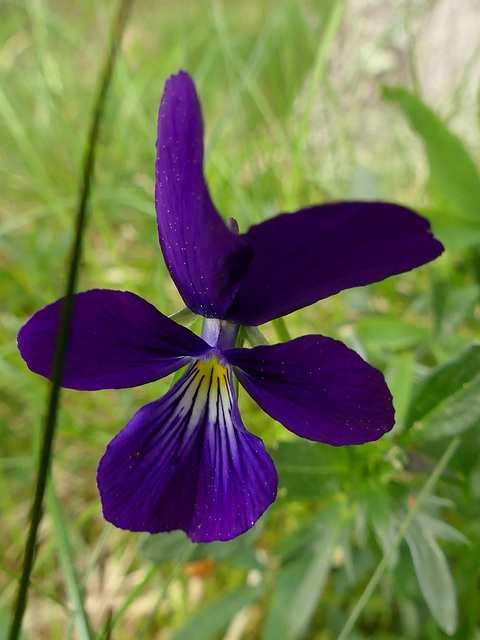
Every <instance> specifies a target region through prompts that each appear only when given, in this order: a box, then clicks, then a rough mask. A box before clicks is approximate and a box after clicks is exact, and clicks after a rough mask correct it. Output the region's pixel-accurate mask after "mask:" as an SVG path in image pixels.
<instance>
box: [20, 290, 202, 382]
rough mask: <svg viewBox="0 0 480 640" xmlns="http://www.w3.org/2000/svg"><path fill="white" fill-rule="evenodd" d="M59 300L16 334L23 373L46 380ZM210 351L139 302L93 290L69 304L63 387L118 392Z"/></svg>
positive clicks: (126, 295) (125, 295) (133, 297)
mask: <svg viewBox="0 0 480 640" xmlns="http://www.w3.org/2000/svg"><path fill="white" fill-rule="evenodd" d="M62 303H63V298H62V299H60V300H57V301H56V302H54V303H53V304H49V305H48V306H47V307H44V308H43V309H41V310H40V311H37V313H35V314H34V315H33V316H32V317H31V318H30V320H29V321H28V322H27V323H26V324H25V325H24V326H23V327H22V328H21V329H20V331H19V334H18V348H19V349H20V353H21V354H22V357H23V359H24V360H25V362H26V363H27V365H28V367H29V368H30V369H31V370H32V371H34V372H35V373H39V374H40V375H42V376H45V377H46V378H51V374H52V369H53V362H54V357H55V346H56V340H57V335H58V328H59V323H60V317H61V312H62ZM209 349H210V347H209V345H207V344H206V342H204V341H203V340H202V339H201V338H199V337H198V336H196V335H195V334H193V333H192V332H191V331H190V330H189V329H186V328H185V327H182V326H180V325H178V324H177V323H176V322H174V321H173V320H170V318H167V317H166V316H164V315H163V314H161V313H160V311H157V309H155V307H154V306H153V305H151V304H149V303H148V302H146V301H145V300H143V298H140V297H139V296H137V295H135V294H134V293H130V292H128V291H111V290H109V289H92V290H91V291H85V292H84V293H77V294H76V295H75V296H74V298H73V309H72V319H71V324H70V332H69V339H68V346H67V353H66V358H65V363H64V373H63V379H62V386H64V387H68V388H70V389H79V390H88V391H93V390H96V389H122V388H125V387H135V386H137V385H140V384H145V383H147V382H152V381H153V380H158V379H159V378H163V377H164V376H166V375H168V374H169V373H172V372H173V371H176V370H177V369H180V368H181V367H182V366H183V365H185V364H187V363H188V361H189V360H190V359H191V358H192V357H195V356H196V357H198V356H200V355H202V354H204V353H206V352H208V351H209Z"/></svg>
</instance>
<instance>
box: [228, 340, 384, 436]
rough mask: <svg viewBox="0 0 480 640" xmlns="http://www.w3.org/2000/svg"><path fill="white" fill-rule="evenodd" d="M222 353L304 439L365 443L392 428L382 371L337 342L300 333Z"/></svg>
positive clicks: (256, 396)
mask: <svg viewBox="0 0 480 640" xmlns="http://www.w3.org/2000/svg"><path fill="white" fill-rule="evenodd" d="M224 356H225V357H226V358H227V359H228V361H229V362H230V364H231V365H233V366H234V372H235V375H236V376H237V377H238V379H239V381H240V382H241V384H242V385H243V386H244V387H245V389H246V390H247V391H248V393H249V394H250V395H251V396H252V398H253V399H254V400H255V401H256V402H257V403H258V404H259V405H260V407H261V408H262V409H263V410H264V411H266V412H267V413H268V414H269V415H271V416H272V418H275V420H278V421H279V422H281V424H283V426H284V427H286V428H287V429H289V430H290V431H293V433H296V434H297V435H299V436H301V437H302V438H308V439H309V440H316V441H319V442H325V443H326V444H331V445H335V446H340V445H345V444H363V443H364V442H369V441H371V440H377V439H378V438H380V436H382V435H383V434H384V433H385V432H386V431H389V430H390V429H391V428H392V427H393V424H394V411H393V405H392V396H391V394H390V392H389V390H388V387H387V385H386V384H385V380H384V378H383V376H382V374H381V373H380V371H377V370H376V369H374V368H373V367H371V366H370V365H369V364H367V363H366V362H365V361H364V360H362V358H361V357H360V356H359V355H358V354H357V353H355V352H354V351H352V350H351V349H349V348H348V347H346V346H345V345H344V344H342V343H341V342H338V341H337V340H332V339H331V338H326V337H324V336H304V337H302V338H297V339H296V340H291V341H290V342H285V343H283V344H276V345H273V346H260V347H255V348H253V349H231V350H229V351H225V352H224Z"/></svg>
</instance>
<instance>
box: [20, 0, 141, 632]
mask: <svg viewBox="0 0 480 640" xmlns="http://www.w3.org/2000/svg"><path fill="white" fill-rule="evenodd" d="M132 4H133V0H120V2H119V5H118V10H117V13H116V15H115V18H114V20H113V24H112V32H111V36H110V47H109V52H108V57H107V60H106V63H105V67H104V69H103V70H102V75H101V76H100V80H99V85H98V89H97V94H96V98H95V102H94V109H93V113H92V120H91V125H90V131H89V135H88V138H87V143H86V147H85V153H84V163H83V173H82V182H81V185H80V193H79V201H78V209H77V215H76V228H75V238H74V242H73V245H72V249H71V254H70V267H69V273H68V281H67V286H66V293H65V300H64V304H63V307H62V318H61V323H60V330H59V335H58V339H57V345H56V351H55V362H54V367H53V373H52V383H53V384H52V387H51V391H50V397H49V403H48V411H47V417H46V420H45V426H44V432H43V440H42V447H41V451H40V459H39V464H38V471H37V481H36V486H35V495H34V498H33V504H32V509H31V516H30V530H29V532H28V538H27V541H26V543H25V552H24V557H23V565H22V574H21V576H20V583H19V586H18V593H17V599H16V603H15V611H14V614H13V618H12V623H11V627H10V631H9V635H8V640H17V639H18V637H19V635H20V630H21V626H22V620H23V615H24V612H25V607H26V603H27V592H28V585H29V581H30V574H31V572H32V567H33V562H34V556H35V547H36V541H37V532H38V527H39V524H40V521H41V519H42V505H43V498H44V495H45V488H46V483H47V478H48V472H49V469H50V462H51V456H52V449H53V442H54V436H55V427H56V421H57V411H58V405H59V399H60V382H61V379H62V372H63V363H64V357H65V348H66V344H67V337H68V328H69V324H70V317H71V310H72V299H73V294H74V291H75V286H76V282H77V274H78V269H79V265H80V256H81V249H82V239H83V234H84V231H85V226H86V220H87V214H88V209H89V203H90V192H91V183H92V176H93V173H94V167H95V155H96V148H97V142H98V134H99V130H100V124H101V120H102V115H103V111H104V107H105V100H106V96H107V91H108V88H109V85H110V82H111V79H112V75H113V70H114V67H115V61H116V58H117V53H118V50H119V48H120V44H121V40H122V35H123V32H124V29H125V24H126V21H127V18H128V14H129V12H130V10H131V7H132Z"/></svg>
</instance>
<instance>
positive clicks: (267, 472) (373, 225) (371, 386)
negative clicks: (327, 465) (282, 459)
mask: <svg viewBox="0 0 480 640" xmlns="http://www.w3.org/2000/svg"><path fill="white" fill-rule="evenodd" d="M155 200H156V210H157V223H158V235H159V239H160V245H161V248H162V252H163V255H164V258H165V261H166V263H167V266H168V270H169V272H170V275H171V276H172V278H173V280H174V282H175V284H176V285H177V288H178V290H179V292H180V294H181V296H182V298H183V300H184V301H185V304H186V305H187V307H189V309H191V310H192V311H193V312H195V313H197V314H200V315H201V316H203V317H204V321H203V328H202V333H201V337H199V336H197V335H195V334H193V333H192V332H191V331H190V330H189V329H187V328H185V327H183V326H180V325H179V324H177V323H175V322H174V321H173V320H171V319H170V318H168V317H166V316H164V315H163V314H161V313H160V312H159V311H157V309H155V307H153V306H152V305H150V304H149V303H148V302H146V301H145V300H143V299H142V298H140V297H139V296H137V295H135V294H133V293H129V292H124V291H110V290H101V289H95V290H92V291H86V292H84V293H79V294H77V295H76V296H75V297H74V306H73V319H72V323H71V328H70V335H69V344H68V349H67V355H66V360H65V370H64V376H63V380H62V384H63V386H64V387H68V388H71V389H80V390H94V389H119V388H125V387H134V386H136V385H141V384H146V383H147V382H152V381H154V380H158V379H159V378H163V377H164V376H166V375H168V374H170V373H172V372H174V371H176V370H178V369H180V368H181V367H183V366H184V365H187V364H188V368H187V370H186V373H185V374H184V375H183V376H182V377H181V378H180V379H179V380H178V382H177V383H176V384H175V385H174V386H173V387H172V388H171V389H170V391H168V393H166V395H164V396H163V397H162V398H160V399H159V400H155V401H154V402H151V403H150V404H147V405H146V406H144V407H142V408H141V409H140V410H139V411H137V413H136V414H135V415H134V416H133V418H132V419H131V420H130V421H129V422H128V424H127V426H126V427H125V428H124V429H123V430H122V431H120V433H119V434H118V435H117V436H116V437H115V438H114V439H113V440H112V442H110V444H109V445H108V447H107V450H106V452H105V454H104V456H103V457H102V459H101V461H100V465H99V468H98V474H97V481H98V487H99V491H100V496H101V499H102V505H103V512H104V516H105V518H106V519H107V520H109V521H110V522H112V523H113V524H114V525H116V526H117V527H120V528H122V529H129V530H131V531H149V532H151V533H156V532H160V531H171V530H173V529H183V530H184V531H186V533H187V534H188V535H189V536H190V538H191V539H192V540H193V541H195V542H210V541H212V540H229V539H230V538H234V537H235V536H238V535H239V534H241V533H243V532H244V531H246V530H247V529H249V528H250V527H251V526H252V525H253V524H254V523H255V522H256V520H257V519H258V518H259V517H260V516H261V515H262V513H263V512H264V511H265V510H266V509H267V507H268V506H269V505H270V504H271V503H272V502H273V501H274V500H275V496H276V491H277V482H278V479H277V473H276V471H275V467H274V465H273V462H272V460H271V459H270V457H269V455H268V454H267V453H266V451H265V447H264V445H263V443H262V441H261V440H260V439H259V438H257V437H256V436H254V435H252V434H251V433H249V432H248V431H247V430H246V429H245V427H244V425H243V422H242V419H241V417H240V413H239V410H238V406H237V400H236V397H235V393H234V387H233V374H235V376H236V377H237V378H238V380H239V381H240V384H241V385H242V386H243V387H244V388H245V389H246V390H247V391H248V393H249V394H250V395H251V396H252V398H253V399H254V400H255V401H256V402H257V403H258V404H259V406H260V407H261V408H262V409H264V410H265V411H266V412H267V413H268V414H269V415H270V416H272V417H273V418H274V419H276V420H278V421H279V422H281V423H282V424H283V425H284V426H285V427H286V428H287V429H289V430H290V431H292V432H293V433H295V434H297V435H298V436H300V437H302V438H308V439H309V440H315V441H319V442H324V443H327V444H330V445H335V446H340V445H346V444H362V443H365V442H369V441H372V440H377V439H378V438H379V437H380V436H382V435H383V434H384V433H385V432H387V431H388V430H389V429H391V428H392V426H393V424H394V411H393V406H392V398H391V395H390V392H389V390H388V388H387V386H386V384H385V381H384V378H383V376H382V374H381V373H380V372H379V371H377V370H376V369H374V368H372V367H371V366H370V365H368V364H367V363H366V362H364V361H363V360H362V358H361V357H360V356H359V355H357V354H356V353H355V352H353V351H351V350H350V349H348V348H347V347H346V346H345V345H343V344H342V343H340V342H337V341H336V340H332V339H330V338H326V337H324V336H321V335H310V336H304V337H302V338H297V339H296V340H291V341H290V342H286V343H283V344H277V345H272V346H257V347H254V348H251V349H244V348H235V342H236V338H237V334H238V329H239V326H240V325H246V326H248V325H250V326H252V325H253V326H255V325H259V324H262V323H264V322H268V321H269V320H272V319H274V318H278V317H281V316H283V315H285V314H288V313H290V312H292V311H295V310H296V309H300V308H302V307H304V306H306V305H309V304H312V303H313V302H316V301H317V300H321V299H322V298H326V297H328V296H331V295H332V294H334V293H337V292H338V291H341V290H342V289H347V288H349V287H356V286H359V285H365V284H369V283H371V282H376V281H378V280H382V279H383V278H386V277H388V276H391V275H394V274H397V273H401V272H403V271H408V270H409V269H413V268H414V267H417V266H419V265H421V264H424V263H426V262H428V261H429V260H433V259H434V258H436V257H437V256H438V255H439V254H440V253H441V252H442V250H443V247H442V245H441V244H440V243H439V242H438V241H437V240H435V239H434V237H433V236H432V234H431V233H430V229H429V224H428V222H427V220H425V219H424V218H422V217H420V216H419V215H417V214H416V213H414V212H413V211H410V210H409V209H406V208H404V207H401V206H398V205H395V204H388V203H378V202H377V203H366V202H340V203H335V204H326V205H320V206H313V207H309V208H306V209H302V210H300V211H298V212H296V213H293V214H281V215H278V216H276V217H275V218H272V219H271V220H267V221H265V222H262V223H260V224H258V225H255V226H253V227H251V229H249V231H247V233H245V234H238V233H235V232H234V231H233V230H232V225H229V226H228V227H227V225H225V224H224V222H223V221H222V218H221V217H220V215H219V214H218V212H217V210H216V209H215V205H214V204H213V202H212V200H211V198H210V194H209V192H208V188H207V185H206V183H205V179H204V175H203V121H202V114H201V108H200V104H199V101H198V97H197V94H196V91H195V87H194V84H193V82H192V80H191V78H190V76H189V75H188V74H187V73H184V72H180V73H179V74H177V75H175V76H172V77H171V78H170V79H169V80H168V81H167V83H166V85H165V91H164V94H163V98H162V101H161V104H160V112H159V118H158V139H157V160H156V195H155ZM61 305H62V300H57V302H54V303H53V304H51V305H48V306H47V307H45V308H44V309H42V310H40V311H38V312H37V313H36V314H35V315H34V316H33V317H32V318H31V319H30V320H29V321H28V322H27V323H26V324H25V326H24V327H23V328H22V329H21V330H20V332H19V335H18V345H19V349H20V352H21V354H22V356H23V358H24V359H25V361H26V362H27V365H28V366H29V368H30V369H31V370H32V371H34V372H35V373H39V374H40V375H43V376H45V377H47V378H49V377H50V375H51V371H52V363H53V358H54V350H55V339H56V335H57V331H58V324H59V318H60V312H61Z"/></svg>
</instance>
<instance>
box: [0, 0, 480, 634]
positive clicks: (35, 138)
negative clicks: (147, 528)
mask: <svg viewBox="0 0 480 640" xmlns="http://www.w3.org/2000/svg"><path fill="white" fill-rule="evenodd" d="M459 6H460V5H459V3H458V1H457V2H456V1H455V0H432V1H423V0H418V1H413V0H409V1H407V0H400V1H395V0H387V1H382V0H357V1H356V2H353V1H350V2H342V1H340V0H298V1H294V0H275V1H274V0H264V1H262V2H253V1H248V0H236V1H233V0H225V1H223V2H222V1H221V0H208V1H207V0H205V1H194V0H177V1H176V2H174V3H172V2H167V1H163V0H162V1H157V2H152V1H151V0H138V1H137V2H136V4H135V6H134V10H133V13H132V16H131V19H130V21H129V24H128V27H127V30H126V33H125V38H124V46H123V54H122V57H121V59H120V60H119V62H118V66H117V69H116V73H115V78H114V81H113V84H112V87H111V91H110V94H109V97H108V104H107V109H106V113H105V117H104V121H103V127H102V133H101V139H100V146H99V154H98V163H97V171H96V182H95V185H94V192H93V200H92V209H91V215H90V220H89V224H88V229H87V233H86V237H85V242H84V257H83V262H82V268H81V273H80V287H79V288H80V289H81V290H84V289H88V288H92V287H100V288H101V287H104V288H118V289H126V290H131V291H134V292H136V293H137V294H139V295H141V296H143V297H145V298H146V299H147V300H149V301H150V302H152V303H153V304H154V305H156V306H157V307H158V308H159V309H160V310H161V311H162V312H164V313H166V314H171V313H173V312H174V311H176V310H177V309H179V308H180V307H181V306H183V305H182V303H181V300H180V298H179V296H178V294H177V292H176V290H175V287H174V285H173V283H172V282H171V280H170V279H169V277H168V273H167V270H166V267H165V265H164V263H163V259H162V255H161V252H160V249H159V246H158V240H157V232H156V226H155V212H154V201H153V190H154V168H153V164H154V151H155V146H154V145H155V136H156V114H157V110H158V105H159V101H160V97H161V95H162V91H163V85H164V82H165V79H166V78H167V77H168V76H169V75H170V74H171V73H174V72H176V71H177V70H178V69H179V68H183V69H186V70H188V71H189V72H190V73H191V74H192V76H193V77H194V79H195V82H196V85H197V89H198V91H199V94H200V97H201V101H202V104H203V109H204V117H205V123H206V148H207V158H206V172H207V177H208V181H209V185H210V188H211V192H212V195H213V199H214V201H215V202H216V204H217V206H218V208H219V210H220V211H221V212H222V213H223V215H224V216H225V218H226V217H230V216H232V217H235V218H236V219H237V220H238V221H239V224H240V229H241V230H246V229H247V228H248V226H249V225H251V224H253V223H256V222H259V221H261V220H263V219H265V218H267V217H269V216H271V215H273V214H274V213H276V212H280V211H291V210H295V209H296V208H300V207H301V206H305V205H308V204H314V203H318V202H325V201H331V200H339V199H385V200H391V201H395V202H400V203H402V204H405V205H408V206H411V207H412V208H414V209H416V210H418V211H420V212H422V213H423V214H424V215H426V216H427V217H429V219H430V220H431V221H432V224H433V227H434V230H435V232H436V234H437V236H438V237H439V238H440V239H441V240H442V241H443V242H444V244H445V246H446V249H447V251H446V252H445V254H444V255H443V256H442V257H441V258H440V259H438V260H437V261H436V262H435V263H434V264H432V265H427V266H425V267H422V268H421V269H418V270H416V271H415V272H412V273H408V274H404V275H401V276H397V277H394V278H390V279H389V280H387V281H385V282H383V283H379V284H377V285H372V286H369V287H366V288H362V289H354V290H350V291H347V292H344V293H342V294H339V295H337V296H335V297H334V298H330V299H328V300H325V301H322V302H320V303H318V304H316V305H314V306H312V307H310V308H308V309H304V310H302V311H300V312H297V313H295V314H292V315H291V316H288V317H287V318H286V320H285V323H286V328H287V330H288V332H289V334H290V335H291V336H292V337H297V336H300V335H304V334H307V333H322V334H325V335H329V336H332V337H336V338H339V339H342V340H343V341H344V342H346V343H347V344H348V345H349V346H350V347H352V348H354V349H355V350H357V351H358V352H359V353H360V354H361V355H362V356H363V357H364V358H366V359H367V360H368V361H369V362H371V363H372V364H373V365H374V366H377V367H379V368H380V369H382V370H383V371H384V373H385V375H386V377H387V381H388V382H389V385H390V388H391V390H392V393H393V395H394V402H395V407H396V415H397V425H396V427H395V429H394V431H393V432H392V434H391V435H389V436H386V437H384V438H383V439H382V440H380V441H379V442H377V443H372V444H368V445H364V446H362V447H358V448H354V447H345V448H343V449H333V448H330V447H328V446H326V445H317V444H312V443H307V442H304V441H300V440H299V439H295V437H294V436H293V435H291V434H290V433H289V432H287V431H286V430H284V429H283V428H282V427H281V426H280V425H278V424H276V423H274V421H273V420H271V419H270V418H269V417H268V416H266V415H265V414H263V413H262V412H261V411H260V410H259V409H258V408H257V407H256V405H255V404H254V403H253V401H251V400H250V399H249V398H248V397H247V396H246V394H242V393H241V394H240V406H241V408H242V414H243V419H244V422H245V425H246V426H247V428H249V429H250V430H251V431H253V432H254V433H257V434H259V435H261V436H262V437H263V438H264V440H265V442H266V444H267V446H268V448H269V451H270V453H271V455H272V457H273V458H274V460H275V463H276V465H277V469H278V472H279V478H280V487H281V489H280V492H279V498H278V499H277V501H276V503H275V504H274V506H273V507H272V508H270V509H269V511H268V513H267V514H266V515H265V516H264V517H263V518H262V519H261V521H260V522H259V523H258V524H257V525H256V526H255V528H254V529H253V530H252V531H251V532H249V533H247V534H245V535H244V536H242V537H240V538H238V539H237V540H235V541H233V542H231V543H215V544H212V545H209V546H205V545H196V546H195V547H194V546H193V545H191V544H190V543H189V542H188V540H187V539H186V538H185V537H184V536H183V535H180V534H177V533H172V534H168V535H167V534H165V535H159V536H153V537H150V538H148V537H147V538H145V537H144V536H141V535H137V534H131V533H129V532H123V531H119V530H115V529H113V528H112V527H111V526H110V525H107V524H106V523H105V522H104V521H103V519H102V516H101V507H100V500H99V497H98V494H97V488H96V484H95V472H96V466H97V464H98V461H99V459H100V457H101V455H102V453H103V451H104V448H105V446H106V444H107V443H108V442H109V440H110V439H111V438H112V437H113V435H115V434H116V433H117V432H118V431H119V430H120V428H122V427H123V426H124V425H125V423H126V422H127V421H128V419H129V418H130V417H131V416H132V415H133V413H134V412H135V411H136V410H137V409H138V408H139V407H140V406H141V405H142V404H144V403H146V402H149V401H151V400H153V399H155V398H157V397H159V396H160V395H161V394H162V393H164V392H165V390H166V389H167V388H168V385H169V381H168V380H164V381H160V382H157V383H154V384H150V385H147V386H145V387H140V388H138V389H132V390H121V391H101V392H95V393H80V392H74V391H65V393H64V395H63V403H62V410H61V414H60V418H59V425H58V438H57V441H56V447H55V456H54V463H53V473H52V477H53V481H52V483H51V484H50V486H49V489H48V492H47V501H46V506H45V518H44V521H43V524H42V528H41V531H40V536H39V544H38V555H37V560H36V565H35V569H34V573H33V576H32V585H31V589H30V597H29V604H28V609H27V614H26V618H25V625H24V637H25V638H27V639H44V638H45V639H52V640H56V639H57V638H58V639H62V638H78V639H80V640H84V639H89V638H106V637H108V631H107V627H108V622H107V621H108V619H109V618H111V626H112V632H111V637H112V638H115V639H118V640H123V639H126V638H136V639H142V638H155V639H159V640H168V639H169V638H173V639H175V640H181V639H185V640H187V639H188V640H203V639H205V640H209V639H211V638H212V639H215V638H225V640H240V639H241V638H247V639H252V640H257V639H258V640H260V639H261V640H297V639H302V638H303V639H309V640H310V639H311V640H335V639H340V640H346V638H350V639H351V640H359V639H362V638H375V639H376V640H399V639H412V640H414V639H415V640H418V639H425V640H440V639H443V638H447V637H454V638H457V639H458V640H479V639H480V613H479V612H480V562H479V561H480V505H479V498H480V432H479V425H480V346H479V345H478V335H479V334H478V323H479V319H480V312H479V308H478V300H479V292H480V287H479V284H480V251H479V246H480V178H479V174H478V169H477V168H476V167H477V166H478V160H479V158H480V153H479V149H480V146H479V142H480V130H479V124H480V120H479V84H478V77H479V70H480V6H479V4H478V2H475V1H474V0H462V2H461V9H460V8H459ZM0 9H1V15H2V19H1V20H0V74H1V83H0V135H1V144H0V246H1V256H2V261H1V278H0V300H1V302H0V335H1V338H2V340H1V346H0V376H1V387H0V389H1V398H2V401H1V404H0V430H1V431H0V442H1V454H2V455H1V459H0V511H1V516H2V528H1V531H2V536H1V544H0V565H1V569H2V571H1V572H0V594H1V595H0V638H1V637H3V636H2V634H5V633H6V628H7V626H8V620H9V616H10V608H11V606H12V603H13V598H14V593H15V588H16V578H17V576H18V575H19V572H20V565H21V557H22V553H23V546H24V543H25V536H26V531H27V524H28V510H29V506H30V501H31V496H32V492H33V482H34V476H35V473H34V472H35V465H36V460H37V452H38V446H39V439H40V433H41V426H42V419H43V417H44V415H45V412H46V398H47V394H48V383H46V382H45V381H44V380H43V379H40V378H39V377H37V376H35V375H34V374H32V373H30V372H29V371H28V369H27V367H26V365H25V364H24V362H23V361H22V360H21V358H20V356H19V354H18V352H17V350H16V333H17V331H18V329H19V328H20V327H21V326H22V324H23V323H24V322H25V321H26V319H27V318H28V317H29V316H30V315H31V314H32V313H33V312H34V311H36V310H37V309H38V308H40V307H41V306H43V305H45V304H47V303H49V302H52V301H53V300H55V299H57V298H58V297H59V296H61V295H62V294H63V291H64V281H65V274H66V264H67V256H68V250H69V246H70V243H71V240H72V236H73V225H74V211H75V205H76V198H77V192H78V183H79V175H80V166H81V158H82V152H83V148H84V144H85V138H86V134H87V128H88V123H89V118H90V112H91V105H92V101H93V96H94V89H95V85H96V82H97V78H98V74H99V72H100V70H101V68H102V65H103V61H104V57H105V53H106V47H107V41H108V33H109V25H110V22H111V18H112V15H113V13H114V9H115V3H114V2H112V1H110V0H109V1H108V2H105V1H104V2H94V1H91V0H85V1H82V2H80V1H77V2H72V3H70V2H65V1H64V0H55V1H54V0H51V1H47V0H30V1H28V0H27V1H25V2H18V1H13V0H3V2H2V3H1V5H0ZM386 87H388V88H386ZM399 87H400V88H399ZM276 329H277V331H278V330H279V329H280V333H279V335H277V334H276ZM281 329H282V328H281V327H280V328H278V327H277V328H275V327H272V326H266V327H264V331H265V333H266V335H267V336H268V338H269V339H271V340H272V341H276V340H282V339H284V337H285V336H284V333H282V331H281ZM407 524H409V525H410V526H409V527H408V531H406V532H405V528H406V525H407ZM402 527H403V529H402V530H401V531H400V535H397V539H395V535H396V532H398V530H399V529H401V528H402ZM403 534H404V535H403ZM372 576H373V579H372ZM372 580H373V581H372ZM370 591H372V593H371V597H368V596H369V595H370ZM355 607H356V609H355Z"/></svg>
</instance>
